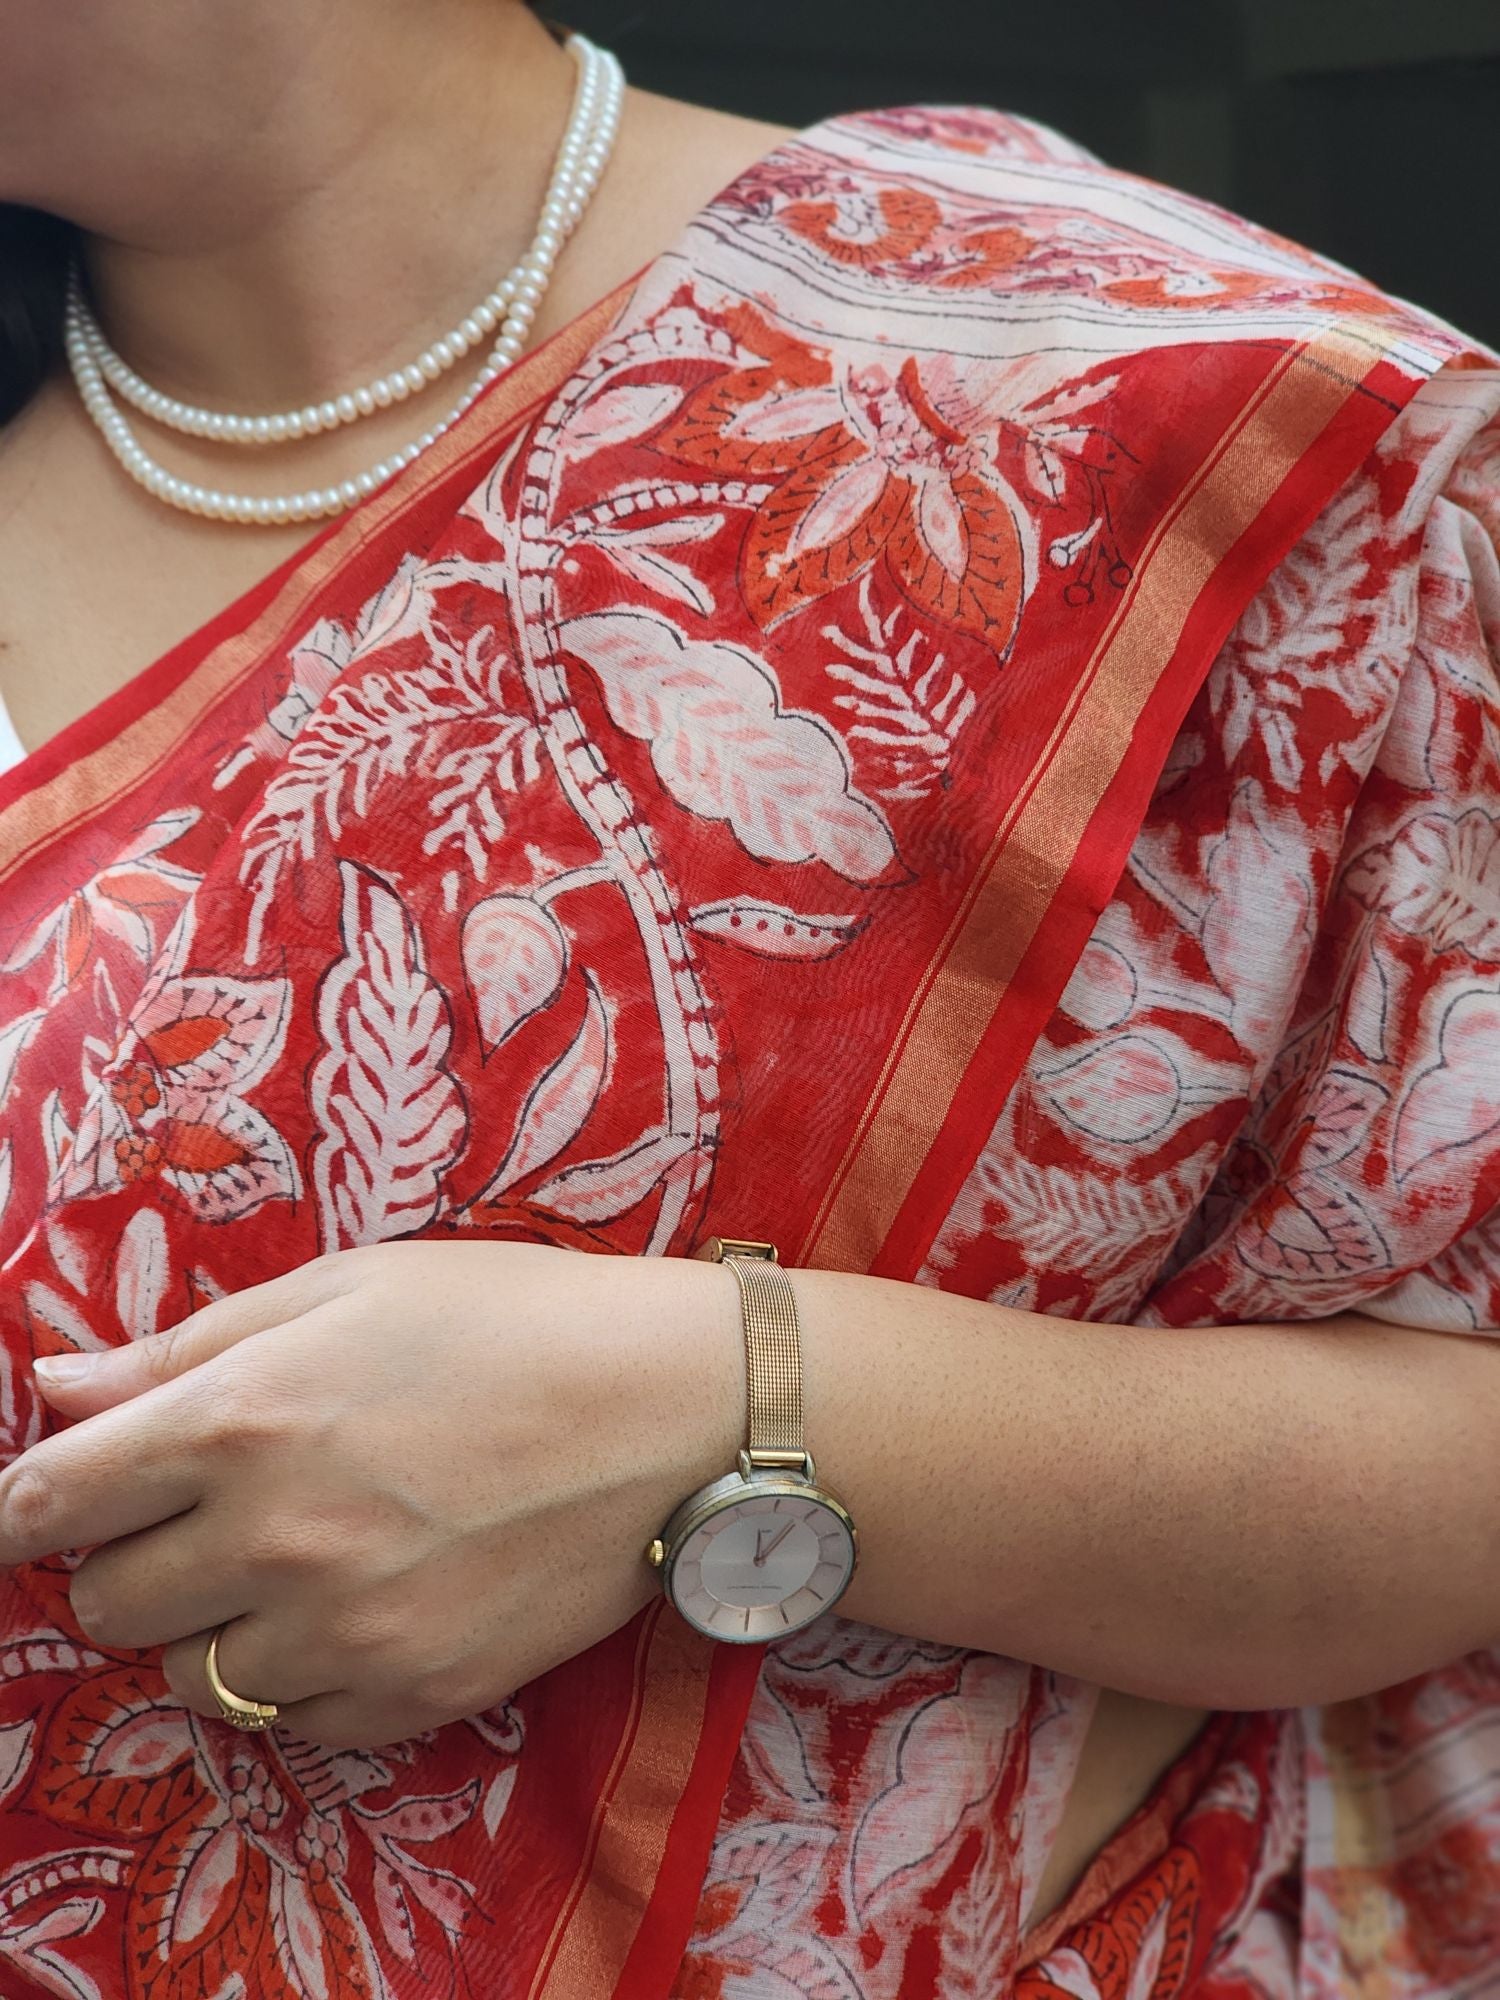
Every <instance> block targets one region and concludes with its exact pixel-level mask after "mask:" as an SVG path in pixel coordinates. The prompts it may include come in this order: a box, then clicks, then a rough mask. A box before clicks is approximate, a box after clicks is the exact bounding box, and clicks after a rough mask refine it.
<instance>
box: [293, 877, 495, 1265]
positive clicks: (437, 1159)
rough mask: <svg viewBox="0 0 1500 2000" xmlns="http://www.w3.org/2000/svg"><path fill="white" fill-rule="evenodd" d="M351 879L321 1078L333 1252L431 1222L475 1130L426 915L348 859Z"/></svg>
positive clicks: (317, 1166)
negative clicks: (417, 916) (424, 939)
mask: <svg viewBox="0 0 1500 2000" xmlns="http://www.w3.org/2000/svg"><path fill="white" fill-rule="evenodd" d="M339 876H340V880H341V883H342V886H343V901H342V908H341V912H340V918H339V931H340V936H341V938H342V940H343V946H344V949H343V955H342V957H340V958H339V959H337V960H336V961H335V963H334V964H333V965H332V966H331V967H330V969H329V971H328V972H327V973H326V974H325V976H324V979H323V983H322V985H321V987H320V988H319V991H318V1006H317V1014H318V1034H319V1038H320V1041H321V1043H322V1050H321V1053H320V1054H319V1056H318V1060H317V1062H316V1064H315V1065H314V1068H313V1073H312V1079H311V1086H310V1095H311V1102H312V1107H313V1112H314V1115H315V1117H316V1119H317V1127H318V1139H317V1144H316V1148H315V1150H314V1154H313V1185H314V1187H315V1188H316V1190H317V1196H318V1219H319V1232H320V1235H321V1238H322V1242H323V1247H324V1249H325V1250H347V1249H351V1248H353V1247H354V1246H355V1245H357V1244H361V1243H381V1242H385V1241H386V1240H388V1239H389V1238H391V1237H394V1236H406V1235H410V1234H411V1233H412V1232H413V1231H415V1230H418V1229H423V1228H425V1227H426V1226H427V1224H428V1223H430V1222H431V1221H432V1220H433V1219H434V1217H435V1216H436V1215H437V1214H438V1212H439V1209H440V1206H441V1201H442V1181H443V1175H444V1174H445V1173H446V1172H447V1171H448V1169H449V1168H450V1167H451V1166H452V1165H453V1163H454V1162H455V1161H456V1160H457V1159H458V1157H459V1155H460V1153H461V1152H462V1151H463V1147H464V1143H465V1140H466V1139H467V1136H468V1114H467V1109H466V1106H465V1103H464V1098H463V1093H462V1091H461V1090H460V1088H459V1084H458V1080H457V1078H456V1077H455V1076H454V1075H453V1073H452V1071H451V1070H450V1069H449V1068H448V1067H447V1056H448V1047H449V1043H450V1042H451V1040H452V1027H451V1022H450V1017H449V1012H448V1001H447V996H446V995H445V994H444V992H443V989H442V988H441V987H440V986H439V985H438V984H437V982H436V980H434V979H433V978H432V976H431V975H430V974H429V972H428V971H427V967H426V965H425V963H424V961H423V957H422V943H421V939H420V938H419V936H418V934H417V928H416V924H415V921H414V920H413V918H412V916H411V914H410V912H409V911H408V910H407V909H406V907H405V905H404V904H403V903H402V901H401V898H400V897H399V896H398V895H397V894H396V892H395V890H394V889H393V888H392V887H391V885H390V884H389V883H388V882H386V881H385V880H384V879H383V878H382V877H381V876H379V875H377V874H376V873H375V871H374V870H373V869H370V868H364V867H361V866H360V865H359V864H358V863H356V862H352V861H342V862H340V863H339Z"/></svg>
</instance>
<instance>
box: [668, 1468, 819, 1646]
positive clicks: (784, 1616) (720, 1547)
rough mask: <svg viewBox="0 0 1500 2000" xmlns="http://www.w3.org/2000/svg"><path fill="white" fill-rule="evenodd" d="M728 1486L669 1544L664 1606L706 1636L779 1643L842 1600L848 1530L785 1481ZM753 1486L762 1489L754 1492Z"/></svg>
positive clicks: (812, 1495)
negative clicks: (671, 1553) (763, 1487)
mask: <svg viewBox="0 0 1500 2000" xmlns="http://www.w3.org/2000/svg"><path fill="white" fill-rule="evenodd" d="M728 1483H729V1482H727V1481H726V1482H725V1484H726V1485H727V1484H728ZM734 1484H735V1487H737V1488H738V1491H732V1493H731V1496H730V1497H729V1498H728V1499H727V1500H726V1501H724V1502H723V1503H721V1504H718V1505H716V1506H715V1507H714V1508H713V1510H712V1511H711V1512H707V1513H706V1514H705V1515H704V1517H702V1518H701V1519H700V1520H699V1521H698V1522H697V1523H695V1524H690V1525H689V1528H688V1532H687V1533H686V1535H684V1537H683V1539H682V1541H681V1542H680V1544H679V1545H678V1547H677V1550H676V1552H675V1554H674V1557H673V1560H672V1568H671V1576H670V1589H671V1596H672V1602H673V1603H674V1604H675V1605H676V1606H677V1609H678V1610H679V1611H680V1612H681V1613H682V1615H683V1617H684V1618H686V1619H687V1621H688V1623H689V1624H690V1625H696V1626H697V1628H698V1630H699V1631H700V1632H706V1633H707V1634H708V1636H709V1638H711V1639H728V1640H731V1641H737V1642H739V1643H740V1644H742V1645H743V1644H752V1643H760V1642H763V1641H765V1640H767V1639H780V1638H783V1637H785V1635H786V1634H787V1633H788V1632H796V1631H799V1630H800V1629H801V1627H802V1626H804V1625H810V1624H811V1623H812V1621H813V1620H814V1619H815V1618H819V1617H821V1616H822V1614H823V1613H824V1612H825V1611H828V1610H830V1609H831V1608H832V1606H833V1605H834V1604H835V1603H837V1601H838V1599H839V1598H840V1597H841V1596H842V1595H843V1591H844V1587H845V1585H846V1584H847V1583H848V1581H849V1578H850V1577H851V1576H852V1575H853V1573H854V1558H855V1544H854V1531H853V1528H852V1526H851V1524H850V1521H849V1517H848V1515H847V1514H845V1512H844V1511H843V1509H842V1508H841V1507H840V1506H838V1504H837V1503H836V1502H834V1501H832V1500H831V1499H827V1498H824V1497H822V1496H821V1495H820V1494H819V1493H818V1491H817V1489H816V1488H813V1487H807V1486H803V1485H800V1484H799V1483H798V1482H796V1481H793V1480H775V1481H771V1482H758V1481H752V1482H751V1483H750V1485H748V1486H746V1485H744V1483H743V1482H741V1481H738V1480H736V1481H735V1482H734ZM760 1484H766V1485H769V1486H770V1487H771V1488H772V1490H770V1491H757V1490H756V1487H757V1485H760Z"/></svg>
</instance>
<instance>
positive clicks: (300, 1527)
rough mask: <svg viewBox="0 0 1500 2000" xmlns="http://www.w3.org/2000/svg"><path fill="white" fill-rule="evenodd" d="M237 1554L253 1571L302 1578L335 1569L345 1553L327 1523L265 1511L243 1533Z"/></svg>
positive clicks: (254, 1572) (309, 1517)
mask: <svg viewBox="0 0 1500 2000" xmlns="http://www.w3.org/2000/svg"><path fill="white" fill-rule="evenodd" d="M239 1553H240V1558H241V1560H242V1561H243V1563H244V1565H245V1567H246V1569H247V1570H249V1571H251V1572H252V1573H253V1574H256V1575H259V1576H272V1577H278V1576H279V1577H288V1576H295V1577H304V1578H305V1577H307V1576H309V1575H314V1576H316V1575H322V1574H324V1573H331V1572H334V1571H337V1570H338V1569H339V1568H340V1567H341V1566H342V1563H343V1560H344V1556H345V1550H344V1548H343V1545H342V1543H341V1538H340V1536H339V1534H338V1532H337V1529H336V1528H335V1527H334V1525H333V1524H332V1523H331V1522H325V1521H321V1520H319V1519H318V1518H317V1517H316V1516H310V1515H304V1514H290V1513H288V1514H283V1513H279V1512H278V1513H272V1514H269V1515H268V1516H267V1517H266V1518H265V1519H264V1520H262V1521H260V1522H259V1523H258V1524H257V1525H256V1526H255V1527H253V1528H252V1529H250V1530H249V1531H248V1532H247V1533H246V1535H245V1537H244V1539H243V1541H242V1542H241V1545H240V1551H239Z"/></svg>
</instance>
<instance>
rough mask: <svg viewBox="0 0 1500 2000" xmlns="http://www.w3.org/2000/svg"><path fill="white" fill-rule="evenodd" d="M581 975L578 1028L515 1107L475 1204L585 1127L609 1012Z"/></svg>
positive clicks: (603, 1058)
mask: <svg viewBox="0 0 1500 2000" xmlns="http://www.w3.org/2000/svg"><path fill="white" fill-rule="evenodd" d="M583 976H584V982H585V984H586V985H587V987H588V1004H587V1006H586V1008H585V1010H584V1016H583V1025H582V1026H581V1027H580V1028H579V1030H578V1033H577V1034H576V1035H575V1036H574V1037H573V1040H572V1041H571V1042H570V1043H569V1044H568V1047H567V1048H566V1049H565V1050H564V1051H563V1053H562V1054H561V1055H560V1056H559V1057H558V1059H557V1061H556V1062H555V1063H553V1065H552V1067H551V1068H550V1069H548V1070H547V1071H545V1073H544V1074H543V1075H542V1076H540V1077H538V1079H537V1081H536V1083H535V1084H533V1086H532V1089H531V1094H530V1096H529V1097H528V1098H527V1099H526V1102H525V1104H524V1105H523V1106H522V1107H521V1115H520V1118H519V1119H518V1120H517V1123H516V1133H515V1137H514V1138H513V1139H512V1140H511V1143H510V1148H509V1150H508V1151H507V1153H506V1155H505V1158H504V1159H503V1160H502V1161H501V1163H500V1168H499V1171H498V1172H497V1173H496V1175H495V1178H494V1179H493V1180H492V1181H491V1182H490V1184H489V1186H488V1187H487V1188H486V1189H485V1190H484V1193H483V1194H482V1195H481V1196H480V1200H481V1201H490V1200H493V1199H494V1198H495V1196H496V1195H499V1194H502V1193H504V1192H505V1190H506V1189H507V1188H510V1187H513V1186H514V1185H515V1184H516V1182H518V1181H521V1180H524V1179H525V1178H526V1176H527V1175H528V1174H532V1173H536V1172H537V1171H538V1170H539V1169H540V1168H542V1167H545V1166H546V1165H547V1164H548V1163H549V1161H552V1160H554V1159H556V1157H557V1155H558V1154H559V1153H560V1152H561V1151H562V1149H563V1148H564V1146H566V1145H568V1144H569V1143H570V1141H572V1140H573V1139H575V1138H576V1137H577V1136H578V1134H579V1133H580V1132H581V1131H582V1130H583V1128H584V1126H585V1125H586V1124H587V1123H588V1121H589V1117H590V1114H591V1113H592V1111H593V1109H594V1106H595V1105H596V1104H597V1103H598V1101H599V1096H600V1093H601V1092H602V1091H603V1089H604V1087H605V1085H606V1084H607V1082H608V1081H609V1073H610V1062H611V1055H612V1049H611V1035H610V1023H609V1012H608V1009H607V1008H606V1006H605V1004H604V995H603V993H602V992H601V991H600V990H599V984H598V981H597V980H596V979H595V978H594V976H593V974H592V973H591V972H588V971H585V973H584V975H583Z"/></svg>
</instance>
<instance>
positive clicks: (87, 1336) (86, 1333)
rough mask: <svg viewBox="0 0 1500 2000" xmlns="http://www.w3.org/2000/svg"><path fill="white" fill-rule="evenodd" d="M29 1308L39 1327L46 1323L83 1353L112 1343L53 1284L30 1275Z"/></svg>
mask: <svg viewBox="0 0 1500 2000" xmlns="http://www.w3.org/2000/svg"><path fill="white" fill-rule="evenodd" d="M25 1298H26V1310H27V1312H28V1313H29V1314H30V1316H31V1318H32V1320H33V1321H34V1322H35V1323H36V1324H37V1326H39V1327H45V1328H46V1329H47V1331H48V1332H49V1333H51V1334H54V1335H55V1336H56V1338H57V1340H58V1341H59V1342H60V1343H61V1345H62V1346H63V1347H65V1348H68V1347H71V1348H74V1349H76V1350H77V1352H78V1353H80V1354H92V1353H94V1352H95V1351H96V1350H101V1349H103V1348H104V1347H106V1346H107V1345H108V1343H107V1342H106V1341H105V1340H103V1339H101V1337H100V1336H99V1335H98V1334H97V1333H95V1331H94V1329H93V1328H92V1327H91V1326H90V1325H89V1323H88V1321H87V1320H86V1319H85V1318H84V1316H83V1314H82V1313H81V1312H80V1311H79V1310H78V1308H77V1307H76V1306H75V1305H72V1304H70V1303H69V1301H68V1300H67V1299H65V1298H63V1297H62V1295H61V1293H59V1292H54V1291H53V1289H52V1287H51V1286H50V1285H45V1284H43V1283H42V1280H41V1279H40V1278H28V1279H27V1281H26V1288H25Z"/></svg>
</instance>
